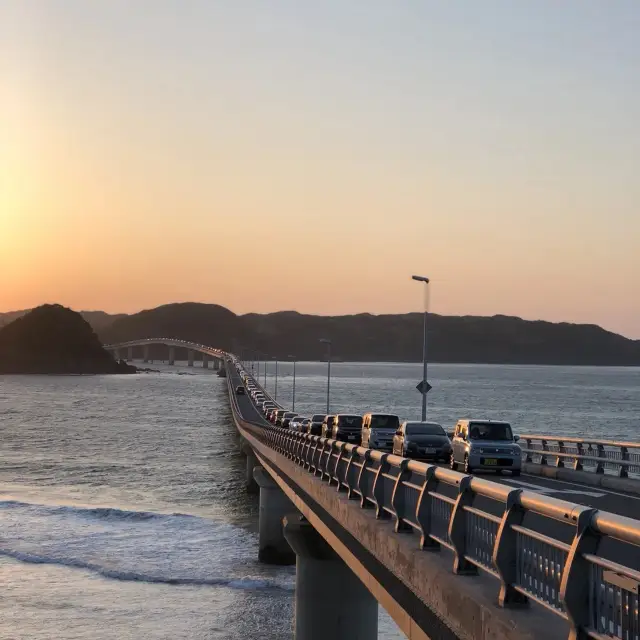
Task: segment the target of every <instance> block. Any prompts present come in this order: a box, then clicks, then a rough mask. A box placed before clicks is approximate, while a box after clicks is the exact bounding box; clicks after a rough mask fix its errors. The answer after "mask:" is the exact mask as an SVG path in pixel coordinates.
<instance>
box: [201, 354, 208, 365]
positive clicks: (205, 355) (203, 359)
mask: <svg viewBox="0 0 640 640" xmlns="http://www.w3.org/2000/svg"><path fill="white" fill-rule="evenodd" d="M202 368H203V369H208V368H209V356H208V355H207V354H206V353H203V354H202Z"/></svg>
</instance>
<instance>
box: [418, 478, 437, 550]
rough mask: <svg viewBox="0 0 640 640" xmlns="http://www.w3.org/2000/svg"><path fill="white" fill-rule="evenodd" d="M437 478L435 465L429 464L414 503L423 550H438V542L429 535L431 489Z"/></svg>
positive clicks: (434, 485)
mask: <svg viewBox="0 0 640 640" xmlns="http://www.w3.org/2000/svg"><path fill="white" fill-rule="evenodd" d="M437 484H438V480H437V479H436V467H435V466H434V465H429V466H428V467H427V470H426V472H425V475H424V484H423V485H422V489H421V490H420V496H419V497H418V504H417V505H416V522H417V523H418V524H419V525H420V532H421V536H420V548H421V549H424V550H425V551H440V543H439V542H438V541H437V540H434V539H433V538H431V537H430V533H431V502H432V500H433V498H432V497H431V495H430V493H431V491H435V488H436V485H437Z"/></svg>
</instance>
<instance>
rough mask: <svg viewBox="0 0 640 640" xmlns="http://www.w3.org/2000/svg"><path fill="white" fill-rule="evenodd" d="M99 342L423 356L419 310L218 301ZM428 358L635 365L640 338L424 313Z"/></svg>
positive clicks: (169, 308) (172, 309)
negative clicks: (338, 310)
mask: <svg viewBox="0 0 640 640" xmlns="http://www.w3.org/2000/svg"><path fill="white" fill-rule="evenodd" d="M100 336H101V338H102V340H103V342H104V343H105V344H106V343H116V342H124V341H126V340H134V339H137V338H150V337H167V338H182V339H185V340H192V341H195V342H200V343H203V344H209V345H211V346H216V347H219V348H222V349H227V350H231V351H234V352H239V350H240V349H241V348H246V349H251V350H254V351H259V352H261V353H268V354H269V355H270V356H276V357H278V358H281V359H285V358H287V357H288V356H289V354H295V355H296V357H297V358H298V359H300V360H319V359H322V358H323V356H324V351H325V349H324V346H323V345H322V344H320V342H319V338H330V339H331V340H332V343H333V347H332V350H333V354H334V356H335V357H336V358H337V359H342V360H346V361H369V362H373V361H396V362H416V361H419V360H421V358H422V314H420V313H407V314H400V315H371V314H366V313H365V314H358V315H349V316H314V315H304V314H300V313H297V312H295V311H282V312H278V313H270V314H255V313H252V314H247V315H243V316H238V315H236V314H234V313H233V312H231V311H229V310H228V309H225V308H224V307H221V306H218V305H208V304H196V303H184V304H169V305H164V306H162V307H158V308H157V309H150V310H147V311H142V312H140V313H137V314H133V315H130V316H126V317H124V318H120V319H118V320H115V321H114V322H113V323H111V324H110V325H109V326H107V327H106V328H105V329H104V330H103V331H101V332H100ZM429 360H430V361H432V362H434V361H435V362H473V363H496V364H506V363H508V364H558V365H560V364H564V365H634V366H640V341H637V340H635V341H634V340H629V339H628V338H625V337H623V336H620V335H617V334H615V333H612V332H610V331H606V330H604V329H602V328H601V327H598V326H596V325H579V324H569V323H552V322H544V321H529V320H523V319H521V318H515V317H508V316H493V317H478V316H442V315H437V314H431V315H430V316H429Z"/></svg>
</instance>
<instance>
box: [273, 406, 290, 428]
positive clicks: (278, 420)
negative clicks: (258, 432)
mask: <svg viewBox="0 0 640 640" xmlns="http://www.w3.org/2000/svg"><path fill="white" fill-rule="evenodd" d="M285 413H287V410H286V409H277V410H276V411H275V413H274V414H272V417H273V419H272V422H273V424H275V425H276V427H281V426H282V416H283V415H284V414H285Z"/></svg>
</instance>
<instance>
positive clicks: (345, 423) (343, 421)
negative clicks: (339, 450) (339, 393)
mask: <svg viewBox="0 0 640 640" xmlns="http://www.w3.org/2000/svg"><path fill="white" fill-rule="evenodd" d="M329 437H330V438H333V439H334V440H342V441H343V442H351V443H353V444H360V441H361V438H362V416H352V415H347V414H344V413H339V414H338V415H337V416H334V418H333V429H332V434H331V435H330V436H329Z"/></svg>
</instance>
